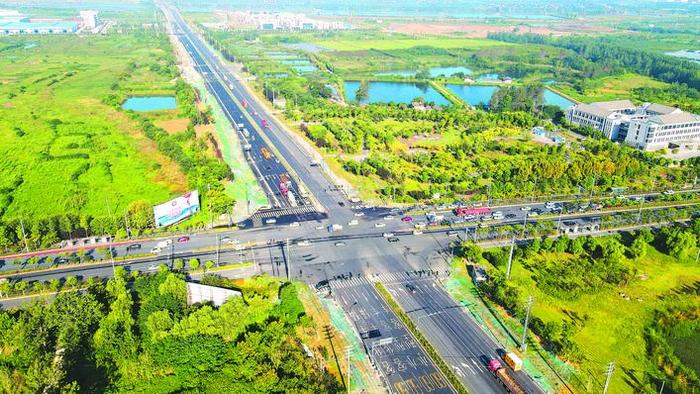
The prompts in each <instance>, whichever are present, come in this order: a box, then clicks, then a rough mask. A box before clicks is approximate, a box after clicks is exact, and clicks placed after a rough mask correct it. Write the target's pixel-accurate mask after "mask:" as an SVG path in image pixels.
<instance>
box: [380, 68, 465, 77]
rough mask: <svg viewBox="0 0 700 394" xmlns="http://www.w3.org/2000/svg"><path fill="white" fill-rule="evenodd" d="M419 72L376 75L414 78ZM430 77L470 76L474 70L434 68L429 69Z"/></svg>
mask: <svg viewBox="0 0 700 394" xmlns="http://www.w3.org/2000/svg"><path fill="white" fill-rule="evenodd" d="M417 72H418V71H417V70H393V71H382V72H378V73H376V74H375V75H378V76H379V75H392V76H399V77H414V76H415V75H416V73H417ZM428 72H429V73H430V76H431V77H432V78H435V77H439V76H440V75H445V76H447V77H449V76H452V75H455V74H457V73H463V74H464V75H469V74H471V73H472V70H470V69H468V68H466V67H464V66H447V67H433V68H431V69H428Z"/></svg>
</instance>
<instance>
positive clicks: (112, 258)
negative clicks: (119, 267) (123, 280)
mask: <svg viewBox="0 0 700 394" xmlns="http://www.w3.org/2000/svg"><path fill="white" fill-rule="evenodd" d="M109 258H110V260H111V261H112V276H117V274H116V272H115V269H114V251H113V250H112V236H111V235H110V236H109Z"/></svg>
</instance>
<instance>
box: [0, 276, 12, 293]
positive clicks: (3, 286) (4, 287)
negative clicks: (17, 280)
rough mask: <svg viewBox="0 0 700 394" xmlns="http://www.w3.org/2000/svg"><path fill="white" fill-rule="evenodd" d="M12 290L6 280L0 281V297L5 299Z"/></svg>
mask: <svg viewBox="0 0 700 394" xmlns="http://www.w3.org/2000/svg"><path fill="white" fill-rule="evenodd" d="M11 290H12V284H11V283H10V281H9V280H7V279H1V280H0V297H7V296H8V295H9V294H10V291H11Z"/></svg>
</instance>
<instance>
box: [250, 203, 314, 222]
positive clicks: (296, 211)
mask: <svg viewBox="0 0 700 394" xmlns="http://www.w3.org/2000/svg"><path fill="white" fill-rule="evenodd" d="M313 212H316V209H315V208H314V207H313V206H311V205H304V206H302V207H293V208H283V209H266V210H264V211H258V212H256V213H255V214H253V216H252V217H253V218H256V217H257V218H261V219H267V218H277V217H280V216H290V215H304V214H307V213H313Z"/></svg>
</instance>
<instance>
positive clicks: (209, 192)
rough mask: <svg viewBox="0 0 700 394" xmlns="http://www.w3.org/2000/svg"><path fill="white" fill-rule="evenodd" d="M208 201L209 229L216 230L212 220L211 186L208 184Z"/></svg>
mask: <svg viewBox="0 0 700 394" xmlns="http://www.w3.org/2000/svg"><path fill="white" fill-rule="evenodd" d="M207 200H209V228H210V229H212V228H214V220H213V219H212V218H211V184H210V183H207Z"/></svg>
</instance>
